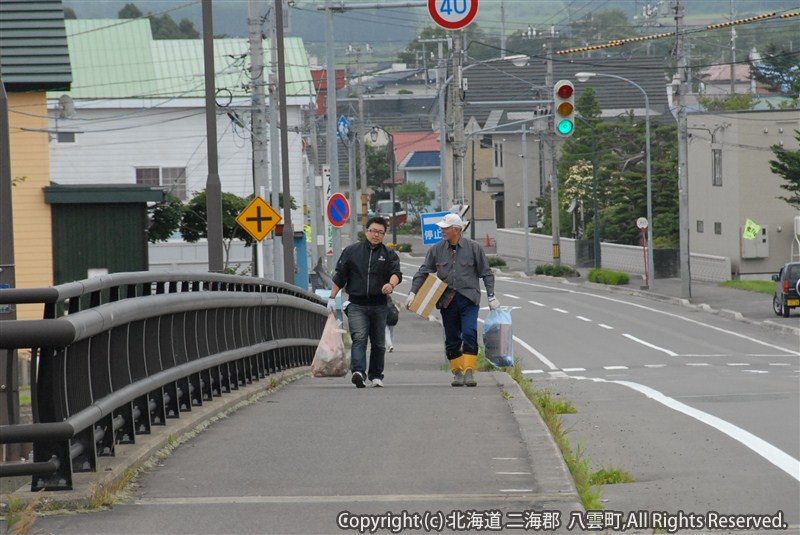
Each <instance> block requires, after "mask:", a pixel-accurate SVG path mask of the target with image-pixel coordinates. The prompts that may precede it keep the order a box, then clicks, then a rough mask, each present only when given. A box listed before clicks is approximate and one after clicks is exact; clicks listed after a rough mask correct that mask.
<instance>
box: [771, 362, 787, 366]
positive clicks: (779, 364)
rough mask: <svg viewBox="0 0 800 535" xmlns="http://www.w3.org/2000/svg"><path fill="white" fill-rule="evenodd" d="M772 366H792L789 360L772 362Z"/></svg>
mask: <svg viewBox="0 0 800 535" xmlns="http://www.w3.org/2000/svg"><path fill="white" fill-rule="evenodd" d="M769 365H770V366H791V364H789V363H788V362H770V363H769Z"/></svg>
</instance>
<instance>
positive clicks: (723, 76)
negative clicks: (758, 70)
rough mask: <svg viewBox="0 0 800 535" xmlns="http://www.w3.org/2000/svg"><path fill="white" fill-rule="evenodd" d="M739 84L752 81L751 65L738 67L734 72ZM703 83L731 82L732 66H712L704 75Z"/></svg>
mask: <svg viewBox="0 0 800 535" xmlns="http://www.w3.org/2000/svg"><path fill="white" fill-rule="evenodd" d="M733 73H734V74H733V75H734V76H735V77H736V78H735V79H736V81H737V82H749V81H750V65H736V66H735V68H734V71H733ZM702 77H703V81H706V82H730V81H731V66H730V65H712V66H711V67H709V68H708V69H706V70H705V71H703V73H702Z"/></svg>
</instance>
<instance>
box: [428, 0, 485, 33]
mask: <svg viewBox="0 0 800 535" xmlns="http://www.w3.org/2000/svg"><path fill="white" fill-rule="evenodd" d="M428 12H429V13H430V14H431V18H432V19H433V22H435V23H436V24H438V25H439V26H441V27H442V28H445V29H447V30H459V29H461V28H464V27H466V26H467V25H468V24H469V23H470V22H472V21H473V19H474V18H475V15H477V14H478V0H428Z"/></svg>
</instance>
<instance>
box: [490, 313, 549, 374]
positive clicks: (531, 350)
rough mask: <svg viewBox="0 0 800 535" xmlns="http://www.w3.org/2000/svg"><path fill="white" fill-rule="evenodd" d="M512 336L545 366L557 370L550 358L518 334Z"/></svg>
mask: <svg viewBox="0 0 800 535" xmlns="http://www.w3.org/2000/svg"><path fill="white" fill-rule="evenodd" d="M478 321H479V322H480V323H486V321H484V320H482V319H481V318H478ZM513 338H514V341H515V342H516V343H518V344H519V345H521V346H522V347H524V348H525V349H527V350H528V351H529V352H530V354H531V355H533V356H534V357H536V358H537V359H539V360H540V361H541V362H542V364H544V365H545V366H547V367H548V368H550V369H551V370H557V369H558V366H556V365H555V364H553V363H552V362H550V359H548V358H547V357H545V356H544V355H542V354H541V353H539V352H538V351H536V350H535V349H534V348H532V347H531V346H530V344H528V342H526V341H525V340H523V339H521V338H520V337H518V336H514V337H513Z"/></svg>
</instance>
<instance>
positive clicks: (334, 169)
mask: <svg viewBox="0 0 800 535" xmlns="http://www.w3.org/2000/svg"><path fill="white" fill-rule="evenodd" d="M333 9H334V8H333V2H332V1H331V0H325V28H326V31H325V49H326V50H325V51H326V56H325V63H326V71H327V79H328V83H327V86H328V89H327V94H326V102H327V109H326V110H325V112H326V115H327V119H328V120H327V124H326V125H325V137H326V142H327V146H328V152H327V154H328V168H329V169H330V171H331V195H333V194H334V193H339V152H338V149H339V147H338V145H337V143H336V63H335V62H336V54H335V51H336V49H335V46H336V45H335V44H334V40H333ZM326 203H327V199H324V200H323V205H324V204H326ZM341 252H342V233H341V231H340V230H339V229H337V228H334V229H333V255H332V256H331V257H328V259H327V260H328V268H330V269H331V270H332V269H333V267H334V265H335V264H334V263H335V262H336V259H337V258H338V256H339V254H340V253H341Z"/></svg>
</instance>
